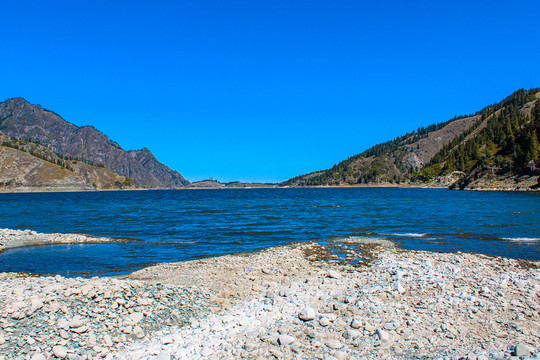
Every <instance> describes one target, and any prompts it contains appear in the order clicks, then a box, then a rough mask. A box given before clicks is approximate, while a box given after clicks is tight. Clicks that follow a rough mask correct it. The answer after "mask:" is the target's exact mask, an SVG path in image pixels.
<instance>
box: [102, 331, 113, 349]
mask: <svg viewBox="0 0 540 360" xmlns="http://www.w3.org/2000/svg"><path fill="white" fill-rule="evenodd" d="M103 342H104V343H105V345H106V346H107V347H111V346H112V345H113V342H112V339H111V336H110V335H109V334H105V335H103Z"/></svg>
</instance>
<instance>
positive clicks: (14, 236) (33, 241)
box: [0, 229, 118, 252]
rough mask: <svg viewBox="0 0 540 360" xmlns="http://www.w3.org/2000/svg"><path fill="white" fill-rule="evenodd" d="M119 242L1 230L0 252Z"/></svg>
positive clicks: (80, 235)
mask: <svg viewBox="0 0 540 360" xmlns="http://www.w3.org/2000/svg"><path fill="white" fill-rule="evenodd" d="M111 241H118V240H113V239H109V238H103V237H96V236H90V235H83V234H58V233H52V234H44V233H38V232H35V231H33V230H16V229H0V252H1V251H3V250H6V249H11V248H16V247H22V246H38V245H54V244H80V243H102V242H111Z"/></svg>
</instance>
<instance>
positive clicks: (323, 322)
mask: <svg viewBox="0 0 540 360" xmlns="http://www.w3.org/2000/svg"><path fill="white" fill-rule="evenodd" d="M319 325H321V326H328V325H330V319H329V318H327V317H326V316H323V317H322V318H320V319H319Z"/></svg>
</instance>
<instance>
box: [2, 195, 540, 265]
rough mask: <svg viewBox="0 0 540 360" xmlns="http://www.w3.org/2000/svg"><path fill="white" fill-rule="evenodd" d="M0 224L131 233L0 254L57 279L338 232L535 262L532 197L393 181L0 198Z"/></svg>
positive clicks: (538, 248) (537, 217) (538, 254)
mask: <svg viewBox="0 0 540 360" xmlns="http://www.w3.org/2000/svg"><path fill="white" fill-rule="evenodd" d="M0 227H2V228H17V229H31V230H35V231H38V232H61V233H67V232H71V233H84V234H93V235H98V236H107V237H113V238H128V239H132V240H136V241H133V242H118V243H107V244H82V245H56V246H41V247H25V248H19V249H11V250H7V251H5V252H3V253H0V271H26V272H33V273H42V274H58V273H59V274H62V275H67V276H77V275H85V276H92V275H113V274H123V273H128V272H131V271H134V270H136V269H139V268H142V267H144V266H147V265H149V264H154V263H160V262H172V261H184V260H192V259H198V258H201V257H205V256H211V255H216V254H225V253H235V252H249V251H255V250H259V249H262V248H266V247H270V246H274V245H279V244H285V243H290V242H297V241H309V240H318V241H322V240H327V239H333V238H340V237H349V236H373V237H384V238H389V239H392V240H394V241H396V242H398V243H399V244H400V245H401V246H402V247H403V248H407V249H417V250H429V251H445V252H446V251H467V252H478V253H484V254H488V255H501V256H508V257H513V258H522V259H534V260H539V259H540V194H539V193H512V192H470V191H449V190H440V189H400V188H336V189H334V188H332V189H296V188H293V189H237V190H234V189H227V190H163V191H119V192H78V193H33V194H0Z"/></svg>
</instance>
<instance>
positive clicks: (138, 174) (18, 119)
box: [0, 97, 189, 188]
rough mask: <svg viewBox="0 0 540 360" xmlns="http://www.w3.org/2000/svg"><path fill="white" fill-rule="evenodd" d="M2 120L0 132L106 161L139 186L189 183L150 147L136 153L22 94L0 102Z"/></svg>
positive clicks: (94, 160)
mask: <svg viewBox="0 0 540 360" xmlns="http://www.w3.org/2000/svg"><path fill="white" fill-rule="evenodd" d="M0 119H3V120H2V121H1V122H0V132H3V133H5V134H6V135H9V136H12V137H15V138H25V139H30V140H32V141H37V142H39V143H41V144H44V145H49V146H51V147H52V148H53V149H54V150H55V151H56V152H57V153H59V154H62V155H64V156H69V157H71V158H74V159H75V158H76V159H83V160H87V161H90V162H92V163H95V164H102V165H103V166H105V167H107V168H109V169H111V170H113V171H115V172H116V173H118V174H119V175H122V176H128V177H130V178H131V179H132V180H133V181H134V182H135V184H137V186H140V187H146V188H179V187H184V186H185V185H187V184H189V182H188V181H187V180H186V179H184V177H183V176H182V175H180V173H178V172H177V171H174V170H172V169H170V168H169V167H167V166H165V165H163V164H162V163H160V162H159V161H158V160H157V159H156V158H155V157H154V155H153V154H152V153H151V152H150V150H149V149H148V148H143V149H142V150H140V151H139V152H140V154H141V155H139V156H133V155H132V154H131V152H127V151H126V150H124V149H122V148H121V147H120V145H119V144H117V143H116V142H114V141H113V140H111V139H110V138H109V137H107V136H106V135H105V134H103V133H102V132H100V131H99V130H97V129H96V128H94V127H93V126H83V127H79V126H76V125H74V124H72V123H70V122H68V121H66V120H64V119H63V118H62V117H61V116H60V115H58V114H56V113H54V112H53V111H50V110H46V109H44V108H42V107H41V106H40V105H32V104H30V103H29V102H28V101H27V100H25V99H24V98H22V97H18V98H12V99H8V100H6V101H4V102H2V103H0Z"/></svg>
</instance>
